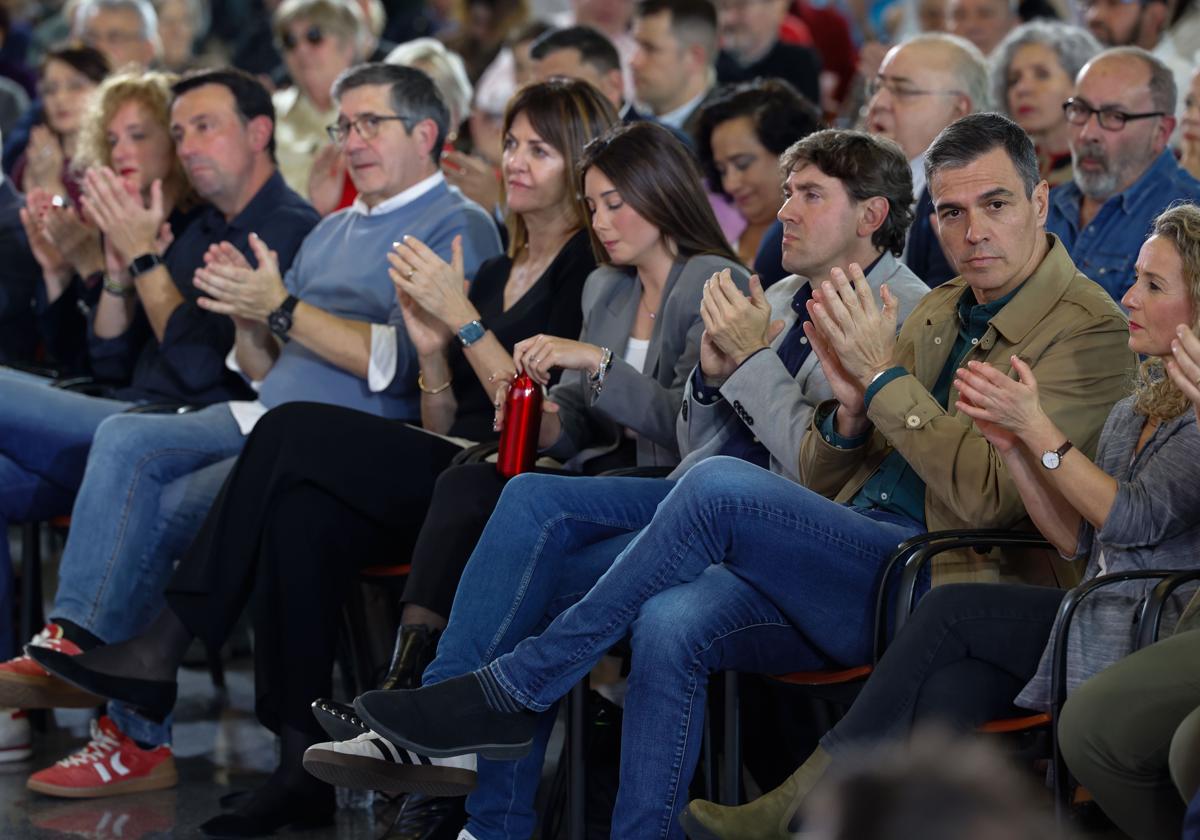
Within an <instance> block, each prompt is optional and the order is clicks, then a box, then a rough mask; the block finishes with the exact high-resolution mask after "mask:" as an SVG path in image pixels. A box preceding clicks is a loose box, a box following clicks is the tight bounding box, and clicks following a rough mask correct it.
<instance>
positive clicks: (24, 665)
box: [0, 622, 104, 709]
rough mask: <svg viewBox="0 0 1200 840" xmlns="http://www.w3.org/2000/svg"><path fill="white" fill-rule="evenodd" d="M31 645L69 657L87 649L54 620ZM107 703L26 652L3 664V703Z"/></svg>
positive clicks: (39, 705)
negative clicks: (64, 679)
mask: <svg viewBox="0 0 1200 840" xmlns="http://www.w3.org/2000/svg"><path fill="white" fill-rule="evenodd" d="M29 645H32V646H34V647H44V648H50V649H51V650H57V651H60V652H61V653H65V654H66V655H67V656H77V655H78V654H80V653H82V652H83V651H81V650H80V649H79V646H78V645H77V644H75V643H74V642H72V641H71V640H70V639H68V638H66V637H65V636H63V631H62V628H61V627H59V626H58V625H57V624H54V623H53V622H51V623H49V624H47V625H46V626H45V627H43V628H42V632H40V633H38V634H37V635H36V636H34V637H33V639H31V640H30V642H29ZM29 645H27V646H26V647H28V646H29ZM103 703H104V698H102V697H97V696H96V695H94V694H92V693H90V692H87V691H84V690H82V689H80V688H76V687H75V686H73V685H71V684H70V683H68V682H65V681H63V680H60V679H59V678H58V677H55V676H52V675H51V674H50V673H49V672H48V671H47V670H46V669H45V668H43V667H42V666H41V665H39V664H37V663H36V662H34V661H33V660H32V659H30V658H29V657H28V656H27V655H25V654H22V655H21V656H18V657H16V658H15V659H10V660H8V661H7V662H4V663H0V706H11V707H13V708H17V709H90V708H91V707H93V706H99V705H102V704H103Z"/></svg>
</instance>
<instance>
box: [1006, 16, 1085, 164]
mask: <svg viewBox="0 0 1200 840" xmlns="http://www.w3.org/2000/svg"><path fill="white" fill-rule="evenodd" d="M1100 49H1101V47H1100V42H1099V41H1097V40H1096V39H1095V38H1094V37H1093V36H1092V34H1091V33H1090V32H1088V31H1087V30H1086V29H1081V28H1080V27H1078V26H1071V25H1069V24H1066V23H1059V22H1058V21H1048V20H1034V21H1030V22H1029V23H1025V24H1022V25H1021V26H1018V27H1017V28H1016V29H1014V30H1013V31H1012V32H1010V33H1008V36H1007V37H1006V38H1005V39H1004V40H1003V41H1001V42H1000V44H999V46H997V47H996V50H995V52H993V53H992V58H991V62H990V64H991V66H990V68H989V71H990V73H991V81H992V101H993V103H994V104H995V106H996V108H997V109H998V110H1000V111H1001V112H1002V113H1004V114H1006V115H1007V116H1009V117H1011V118H1012V120H1013V122H1015V123H1016V124H1017V125H1019V126H1021V128H1023V129H1025V133H1026V134H1028V135H1029V136H1030V137H1032V138H1033V145H1034V148H1036V149H1037V155H1038V168H1039V170H1040V171H1041V174H1042V177H1043V178H1045V179H1046V181H1047V182H1049V184H1050V186H1051V187H1056V186H1058V185H1059V184H1065V183H1067V182H1068V181H1070V180H1071V175H1072V169H1071V150H1070V148H1069V146H1068V145H1067V141H1068V139H1069V138H1070V135H1071V132H1070V126H1069V125H1068V124H1067V116H1066V114H1065V113H1063V107H1062V106H1063V103H1064V102H1066V101H1067V98H1068V97H1070V96H1071V91H1072V89H1073V88H1074V86H1075V76H1076V75H1077V74H1078V73H1079V70H1080V68H1082V67H1083V65H1085V64H1087V62H1088V61H1089V60H1090V59H1091V58H1092V57H1093V56H1094V55H1096V54H1097V53H1098V52H1100Z"/></svg>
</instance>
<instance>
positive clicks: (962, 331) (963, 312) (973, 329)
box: [821, 284, 1023, 525]
mask: <svg viewBox="0 0 1200 840" xmlns="http://www.w3.org/2000/svg"><path fill="white" fill-rule="evenodd" d="M1022 285H1023V284H1022ZM1020 289H1021V286H1018V287H1017V288H1015V289H1013V290H1012V291H1011V292H1009V293H1008V294H1007V295H1005V296H1004V297H1002V298H1000V299H999V300H994V301H992V302H991V303H976V302H975V291H974V290H973V289H971V288H970V287H968V288H967V289H966V290H964V291H963V295H962V297H961V298H959V301H958V338H957V339H955V341H954V346H953V347H952V348H950V355H949V356H948V357H947V358H946V365H945V366H944V367H943V368H942V372H941V373H940V374H939V375H938V378H937V382H936V383H934V386H933V390H932V391H931V394H932V396H933V398H934V399H935V400H937V402H938V405H940V406H941V407H942V408H944V409H946V410H949V406H948V405H947V403H948V402H949V400H950V385H951V384H952V383H953V382H954V374H955V371H957V370H958V369H959V367H961V366H962V362H963V357H965V356H966V355H967V353H968V352H970V350H971V349H972V348H973V347H974V346H975V345H976V344H978V343H979V340H980V339H981V338H983V335H984V333H986V332H987V330H988V324H990V323H991V320H992V318H994V317H995V316H996V314H997V313H998V312H999V311H1000V310H1001V309H1003V308H1004V306H1005V305H1006V304H1007V303H1008V302H1009V301H1010V300H1012V298H1013V296H1015V295H1016V293H1017V292H1018V291H1020ZM907 373H908V371H907V370H905V369H904V368H902V367H894V368H892V369H891V370H888V371H885V372H884V373H883V374H882V375H881V376H880V377H879V378H878V379H876V380H875V381H874V382H872V383H871V384H870V385H869V386H868V387H867V392H866V395H865V401H866V404H867V406H868V407H869V406H870V405H871V400H872V399H873V398H874V397H875V395H876V394H878V393H879V392H880V391H881V390H883V388H884V387H885V386H886V385H887V384H888V383H889V382H891V381H892V380H893V379H896V378H898V377H900V376H904V375H905V374H907ZM821 434H822V435H824V437H825V439H826V440H827V441H829V442H830V443H832V444H833V445H834V446H838V447H841V448H843V449H853V448H855V447H858V446H862V445H863V444H865V443H866V442H867V439H868V437H869V436H870V434H871V433H870V431H867V432H866V433H865V434H863V435H861V436H860V437H857V438H845V437H842V436H841V435H839V434H838V433H837V432H836V430H835V425H834V412H830V413H829V414H828V415H827V416H826V417H825V419H824V420H823V422H822V423H821ZM850 504H851V505H853V506H854V507H861V508H878V509H880V510H886V511H888V512H889V513H895V514H898V515H900V516H905V517H907V518H909V519H911V520H913V521H914V522H919V523H921V524H922V525H924V524H925V481H924V480H923V479H922V478H921V476H919V475H917V473H916V471H915V470H913V468H912V467H910V466H909V465H908V461H906V460H904V456H903V455H901V454H900V453H899V451H895V450H893V451H892V452H891V454H889V455H888V456H887V457H886V458H884V460H883V463H881V464H880V465H879V468H878V469H877V470H875V472H874V473H872V474H871V477H870V478H868V479H867V483H866V484H864V485H863V487H862V489H861V490H859V491H858V493H857V494H856V495H855V497H854V498H853V499H852V500H851V502H850Z"/></svg>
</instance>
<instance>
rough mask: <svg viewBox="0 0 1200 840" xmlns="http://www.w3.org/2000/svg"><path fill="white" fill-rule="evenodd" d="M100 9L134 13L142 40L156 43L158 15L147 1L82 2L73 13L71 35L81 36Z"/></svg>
mask: <svg viewBox="0 0 1200 840" xmlns="http://www.w3.org/2000/svg"><path fill="white" fill-rule="evenodd" d="M101 9H118V10H122V9H128V10H129V11H131V12H136V13H137V16H138V19H139V20H140V21H141V26H142V31H141V36H142V38H143V39H144V40H147V41H154V42H155V43H157V39H158V14H157V13H156V12H155V11H154V7H153V6H152V5H150V3H149V2H147V0H83V2H82V3H80V4H79V8H78V10H76V12H75V25H74V26H73V27H72V29H73V30H74V33H73V34H75V35H76V36H79V35H82V34H83V29H84V27H85V26H87V24H88V21H89V20H91V19H92V17H93V16H94V15H95V14H96V12H99V11H100V10H101Z"/></svg>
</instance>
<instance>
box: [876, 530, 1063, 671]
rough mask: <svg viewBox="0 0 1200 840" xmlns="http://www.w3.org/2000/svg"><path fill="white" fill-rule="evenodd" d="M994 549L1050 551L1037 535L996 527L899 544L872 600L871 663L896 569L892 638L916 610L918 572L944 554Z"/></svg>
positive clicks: (883, 637)
mask: <svg viewBox="0 0 1200 840" xmlns="http://www.w3.org/2000/svg"><path fill="white" fill-rule="evenodd" d="M997 547H1013V548H1053V546H1051V545H1050V543H1049V542H1047V540H1046V538H1045V537H1043V536H1042V535H1041V534H1038V533H1027V532H1021V531H1016V532H1014V531H1006V530H1003V529H998V528H990V529H978V530H971V529H958V530H949V531H930V532H929V533H927V534H918V535H917V536H915V537H911V538H909V539H907V540H905V541H904V542H902V543H901V544H900V545H899V546H898V547H897V548H896V551H895V553H894V554H892V556H891V558H890V559H889V560H888V562H887V565H886V566H885V567H884V571H883V576H882V577H881V578H880V582H879V590H878V593H877V595H876V599H875V661H876V662H878V661H879V659H880V657H881V656H883V652H884V650H886V649H887V643H888V632H887V630H888V622H887V607H888V601H889V592H890V589H889V587H890V584H891V580H892V578H893V576H894V575H895V573H896V570H897V569H899V570H900V583H899V588H898V589H897V591H896V621H895V629H894V631H893V635H894V634H895V633H899V632H900V628H901V627H902V626H904V622H905V621H907V620H908V617H909V615H911V614H912V611H913V609H914V608H915V607H916V601H917V580H918V579H919V577H920V573H921V570H922V569H924V568H925V566H927V565H928V564H929V562H930V561H931V560H932V559H933V558H934V557H936V556H937V555H939V554H943V553H945V552H947V551H957V550H959V549H963V548H973V549H975V550H976V551H977V552H979V553H980V554H987V553H988V552H989V551H991V550H992V549H993V548H997Z"/></svg>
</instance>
